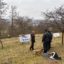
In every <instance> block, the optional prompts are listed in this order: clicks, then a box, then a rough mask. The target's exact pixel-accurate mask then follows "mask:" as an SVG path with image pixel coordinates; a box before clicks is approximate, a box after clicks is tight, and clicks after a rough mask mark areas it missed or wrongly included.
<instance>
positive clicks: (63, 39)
mask: <svg viewBox="0 0 64 64" xmlns="http://www.w3.org/2000/svg"><path fill="white" fill-rule="evenodd" d="M63 42H64V32H63V31H62V45H63Z"/></svg>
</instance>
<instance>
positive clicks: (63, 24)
mask: <svg viewBox="0 0 64 64" xmlns="http://www.w3.org/2000/svg"><path fill="white" fill-rule="evenodd" d="M44 15H45V19H48V20H49V21H50V22H53V24H56V26H57V28H58V29H59V30H60V31H61V32H62V44H63V42H64V41H63V39H64V6H61V7H59V8H57V9H55V10H54V11H50V12H45V13H44Z"/></svg>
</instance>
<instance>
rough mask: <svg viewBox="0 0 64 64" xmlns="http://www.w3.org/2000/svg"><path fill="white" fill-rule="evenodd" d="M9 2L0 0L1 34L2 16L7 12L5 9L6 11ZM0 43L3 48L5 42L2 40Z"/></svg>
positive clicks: (0, 26)
mask: <svg viewBox="0 0 64 64" xmlns="http://www.w3.org/2000/svg"><path fill="white" fill-rule="evenodd" d="M6 5H7V4H6V3H5V2H4V1H3V0H0V35H1V29H2V27H3V26H2V23H3V22H2V17H3V15H4V14H5V11H6V7H5V6H6ZM0 43H1V45H2V48H3V44H2V41H1V40H0Z"/></svg>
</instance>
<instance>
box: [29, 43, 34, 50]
mask: <svg viewBox="0 0 64 64" xmlns="http://www.w3.org/2000/svg"><path fill="white" fill-rule="evenodd" d="M30 50H34V42H31V46H30Z"/></svg>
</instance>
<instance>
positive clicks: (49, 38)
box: [42, 30, 52, 53]
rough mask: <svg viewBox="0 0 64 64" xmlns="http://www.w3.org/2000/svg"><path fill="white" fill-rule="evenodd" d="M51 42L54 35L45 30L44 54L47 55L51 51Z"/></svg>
mask: <svg viewBox="0 0 64 64" xmlns="http://www.w3.org/2000/svg"><path fill="white" fill-rule="evenodd" d="M51 41H52V33H51V31H50V30H45V32H44V34H43V37H42V42H43V48H44V53H47V52H48V51H49V50H50V48H51Z"/></svg>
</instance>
